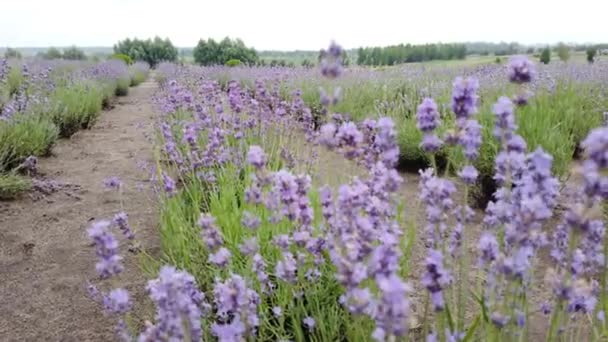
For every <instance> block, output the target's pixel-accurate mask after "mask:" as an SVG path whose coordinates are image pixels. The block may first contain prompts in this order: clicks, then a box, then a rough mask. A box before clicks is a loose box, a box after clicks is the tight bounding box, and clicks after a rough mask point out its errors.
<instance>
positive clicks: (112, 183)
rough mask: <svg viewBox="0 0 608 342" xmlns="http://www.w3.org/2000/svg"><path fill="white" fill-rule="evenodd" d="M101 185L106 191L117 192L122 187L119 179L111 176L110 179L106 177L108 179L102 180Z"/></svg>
mask: <svg viewBox="0 0 608 342" xmlns="http://www.w3.org/2000/svg"><path fill="white" fill-rule="evenodd" d="M103 185H104V186H105V187H106V188H108V189H116V190H118V189H120V187H121V186H122V182H121V181H120V178H118V177H116V176H112V177H108V178H106V179H104V180H103Z"/></svg>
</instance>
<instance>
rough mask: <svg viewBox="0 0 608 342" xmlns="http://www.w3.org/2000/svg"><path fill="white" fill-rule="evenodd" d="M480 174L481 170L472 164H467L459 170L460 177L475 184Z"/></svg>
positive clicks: (468, 182) (469, 183)
mask: <svg viewBox="0 0 608 342" xmlns="http://www.w3.org/2000/svg"><path fill="white" fill-rule="evenodd" d="M477 176H479V172H477V169H476V168H475V167H474V166H472V165H466V166H465V167H463V168H462V170H460V171H458V177H460V179H462V181H463V182H464V183H465V184H468V185H473V184H475V181H476V180H477Z"/></svg>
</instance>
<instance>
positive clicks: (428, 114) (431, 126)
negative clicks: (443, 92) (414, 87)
mask: <svg viewBox="0 0 608 342" xmlns="http://www.w3.org/2000/svg"><path fill="white" fill-rule="evenodd" d="M416 120H417V123H416V127H417V128H418V129H419V130H421V131H422V132H424V133H430V132H432V131H434V130H435V129H436V128H437V126H439V123H440V120H439V111H437V104H436V103H435V101H434V100H433V99H431V98H428V97H427V98H425V99H424V100H422V103H421V104H420V105H419V106H418V111H417V112H416Z"/></svg>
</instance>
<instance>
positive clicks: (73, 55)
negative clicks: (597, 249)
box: [63, 46, 87, 61]
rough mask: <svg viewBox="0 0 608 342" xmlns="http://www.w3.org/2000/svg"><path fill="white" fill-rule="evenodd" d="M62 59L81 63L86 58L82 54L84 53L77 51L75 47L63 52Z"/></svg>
mask: <svg viewBox="0 0 608 342" xmlns="http://www.w3.org/2000/svg"><path fill="white" fill-rule="evenodd" d="M63 58H64V59H69V60H73V61H81V60H84V59H87V56H86V55H85V54H84V51H82V50H80V49H78V48H77V47H76V46H72V47H69V48H67V49H65V50H63Z"/></svg>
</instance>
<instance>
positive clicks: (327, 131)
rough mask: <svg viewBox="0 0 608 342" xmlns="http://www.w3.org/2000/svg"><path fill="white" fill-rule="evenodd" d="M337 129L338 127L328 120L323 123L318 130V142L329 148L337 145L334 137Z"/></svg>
mask: <svg viewBox="0 0 608 342" xmlns="http://www.w3.org/2000/svg"><path fill="white" fill-rule="evenodd" d="M337 131H338V129H337V128H336V125H335V124H334V123H332V122H329V123H326V124H324V125H323V126H321V129H320V130H319V143H320V144H321V145H323V146H325V147H327V148H329V149H332V148H334V147H336V146H338V141H337V139H336V132H337Z"/></svg>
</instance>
